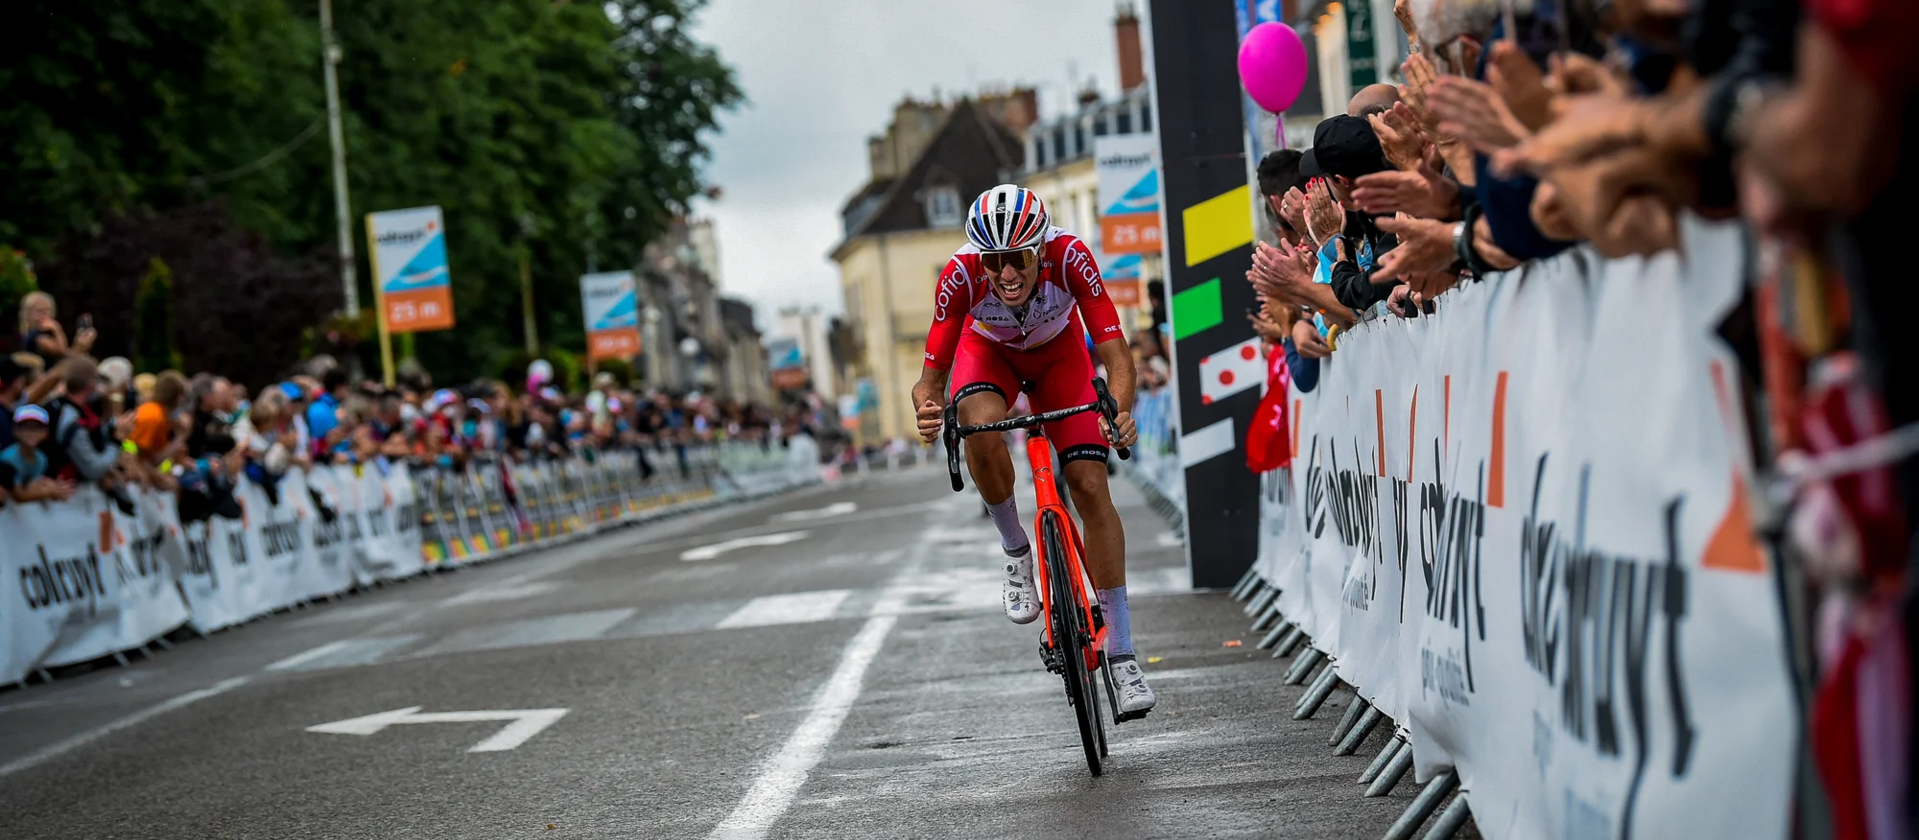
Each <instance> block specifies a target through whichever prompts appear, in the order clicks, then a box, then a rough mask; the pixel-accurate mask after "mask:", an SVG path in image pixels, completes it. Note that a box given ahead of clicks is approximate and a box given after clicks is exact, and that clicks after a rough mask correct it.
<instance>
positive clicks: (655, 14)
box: [0, 0, 741, 381]
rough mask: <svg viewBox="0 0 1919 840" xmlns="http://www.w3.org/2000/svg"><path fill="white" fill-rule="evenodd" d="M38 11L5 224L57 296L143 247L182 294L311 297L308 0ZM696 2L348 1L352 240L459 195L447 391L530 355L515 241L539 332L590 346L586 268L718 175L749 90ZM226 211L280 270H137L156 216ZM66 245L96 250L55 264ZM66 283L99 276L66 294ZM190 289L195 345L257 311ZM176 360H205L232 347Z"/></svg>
mask: <svg viewBox="0 0 1919 840" xmlns="http://www.w3.org/2000/svg"><path fill="white" fill-rule="evenodd" d="M25 2H26V3H27V7H26V8H24V9H20V10H16V13H15V14H14V15H12V16H10V20H13V21H14V22H15V23H17V24H18V25H19V26H18V27H17V30H18V31H13V32H10V36H11V37H10V38H9V42H10V45H11V50H12V52H11V53H10V55H9V60H8V61H7V62H0V89H4V90H6V91H7V93H8V95H7V97H5V98H4V99H0V170H4V171H6V172H8V174H9V177H8V178H7V179H4V180H3V181H0V239H5V240H8V241H12V242H14V243H16V244H17V245H19V246H20V247H21V248H22V249H23V250H24V251H25V252H26V253H27V254H28V255H29V256H31V257H34V258H36V259H45V260H48V261H49V263H48V270H47V271H45V272H44V276H45V278H46V279H47V281H48V282H47V285H48V286H49V287H50V288H52V289H53V291H54V292H55V294H56V296H59V297H61V298H62V299H63V305H64V304H65V301H66V299H68V298H73V297H88V296H93V295H94V292H93V291H91V290H94V289H107V288H118V289H128V290H131V287H134V286H136V285H137V283H138V280H139V278H140V277H141V276H143V275H144V273H145V271H146V269H147V263H146V259H147V257H150V256H162V257H163V258H165V259H166V261H167V262H168V264H169V265H172V266H174V267H175V268H176V269H178V270H179V271H180V282H181V283H182V284H188V285H192V284H209V285H211V286H212V287H215V288H219V289H222V290H227V289H231V288H234V287H235V286H236V285H239V281H240V280H241V279H242V278H244V279H245V281H246V283H247V284H249V285H248V286H247V287H248V288H249V289H251V290H252V291H253V293H256V294H263V295H268V296H278V297H277V298H276V299H283V300H294V299H303V300H304V299H310V298H311V295H310V294H309V292H308V291H307V290H306V289H292V288H286V289H281V288H280V287H281V286H283V285H288V284H293V283H306V284H310V283H313V282H315V280H316V279H319V278H316V277H314V276H313V275H312V273H311V269H313V268H315V267H317V266H318V263H317V262H316V260H317V261H324V260H325V259H326V258H327V257H328V256H330V255H331V254H332V253H333V248H334V211H333V205H332V197H333V193H332V185H331V180H330V177H331V176H330V173H329V171H328V161H327V144H326V140H325V137H324V134H325V132H324V125H323V123H322V122H320V120H321V117H322V114H323V112H324V97H323V95H322V93H321V89H320V75H321V74H320V66H319V58H320V48H319V32H318V25H317V20H316V16H317V8H316V6H315V4H313V3H312V2H310V0H300V1H299V2H294V1H293V0H173V1H172V2H167V3H122V2H116V0H63V2H59V3H55V2H52V0H25ZM702 5H703V2H702V0H620V2H614V3H611V4H586V3H569V2H564V0H562V2H549V0H503V1H502V2H495V3H477V4H476V3H465V2H457V1H456V0H335V2H334V12H335V21H336V24H337V26H338V39H339V43H340V45H341V47H342V50H343V60H342V62H341V64H340V66H339V77H340V82H341V94H342V100H343V106H344V123H345V129H346V136H347V148H348V154H347V163H348V171H349V180H350V183H351V187H352V196H353V207H352V208H351V211H352V212H351V216H352V217H353V218H354V219H355V220H356V225H355V234H356V237H357V236H360V228H359V226H358V224H357V220H358V219H360V218H361V217H362V216H363V214H365V213H366V212H369V211H373V210H386V209H394V208H400V207H412V206H419V205H424V204H438V205H440V206H441V207H443V208H445V210H446V216H447V222H448V228H449V240H448V245H449V251H450V259H451V263H452V269H453V282H454V284H455V287H454V293H455V308H456V311H457V314H458V319H459V326H458V327H457V328H456V329H455V330H453V331H450V332H447V333H436V334H428V335H423V336H421V337H420V340H419V351H420V356H421V357H422V360H423V361H425V362H426V363H427V365H428V366H429V368H430V369H432V370H434V371H435V373H436V374H437V375H438V376H439V377H440V378H441V379H442V380H444V381H457V380H459V379H462V378H466V377H470V376H472V375H474V374H477V373H480V372H483V371H485V370H487V369H488V368H489V367H490V366H491V365H492V364H494V363H496V362H497V360H498V359H499V358H500V357H501V355H502V354H504V353H505V352H507V351H508V350H509V349H510V348H512V347H514V346H517V345H518V344H519V338H520V335H519V333H520V326H519V312H520V303H519V293H518V284H519V278H518V271H517V259H516V256H517V252H516V249H517V248H520V247H524V248H525V249H526V250H527V252H528V253H530V254H531V256H532V261H533V262H532V264H533V266H534V270H535V273H534V279H535V290H534V292H535V302H536V306H535V308H536V311H537V312H538V314H539V317H540V323H539V328H540V332H541V335H542V337H543V338H546V339H547V340H548V341H549V342H551V343H563V342H576V343H577V342H578V341H579V340H580V339H581V337H582V335H581V327H580V323H579V321H580V313H579V306H578V289H577V278H578V275H579V274H581V273H583V272H584V271H585V270H587V269H588V267H589V263H590V262H594V263H597V267H600V268H610V267H616V266H621V265H631V264H632V262H633V261H634V260H635V259H637V257H638V255H639V253H640V250H641V248H642V247H643V246H644V244H645V243H646V241H647V240H649V239H650V238H652V237H654V236H656V235H658V233H659V232H660V231H661V230H662V229H663V228H664V225H665V224H666V223H667V222H668V221H669V220H670V218H671V216H672V215H673V214H675V213H679V212H683V211H684V207H685V205H686V202H687V201H689V200H690V199H691V198H692V197H693V196H695V195H697V194H699V193H700V191H701V190H702V189H703V187H704V184H703V183H702V181H701V178H700V175H699V165H700V162H701V160H702V159H703V157H704V156H705V154H706V152H705V149H704V145H703V138H704V136H705V135H706V134H707V133H708V132H710V131H712V130H713V129H714V127H715V116H716V114H717V113H718V111H719V110H721V109H724V108H727V107H730V106H731V105H733V104H734V103H736V102H738V101H739V100H740V96H741V94H740V91H739V89H738V87H737V85H736V84H735V82H734V80H733V77H732V74H731V71H730V70H728V69H727V68H726V67H725V66H724V65H723V64H722V63H721V62H720V60H719V59H718V57H717V56H716V55H715V54H714V53H713V51H712V50H711V49H710V48H708V47H706V46H704V45H702V44H699V43H698V42H697V41H695V40H694V39H692V38H691V36H690V35H689V34H688V32H687V29H688V22H687V21H688V17H689V16H690V15H692V14H693V13H694V12H695V11H697V10H698V9H699V8H700V7H701V6H702ZM216 206H217V207H219V208H221V210H220V211H218V212H219V213H220V214H223V215H224V217H225V218H228V219H230V220H231V222H232V223H234V224H236V225H237V226H238V227H239V229H240V230H239V231H237V232H235V233H234V235H235V236H240V238H239V239H234V238H231V237H229V238H227V239H224V240H222V241H225V242H229V243H231V245H230V247H231V248H234V249H238V251H236V252H246V253H252V251H251V250H250V249H251V247H252V246H251V245H243V244H242V242H243V241H244V235H243V234H244V233H245V232H247V231H253V232H257V233H258V234H260V235H262V236H264V237H265V243H266V244H267V245H268V246H269V247H270V249H271V250H272V251H274V252H276V253H277V254H279V255H280V256H281V257H285V258H289V259H283V260H281V261H280V262H271V263H259V262H257V261H256V262H255V263H251V264H248V265H245V266H236V267H234V268H232V269H231V270H229V269H226V268H224V267H223V266H222V265H220V264H218V263H213V262H208V261H202V262H201V263H200V264H198V265H197V266H196V268H195V270H193V271H192V272H188V271H187V270H185V269H184V268H182V265H183V264H182V263H181V262H179V261H178V255H175V254H166V255H162V254H158V253H154V254H147V255H144V256H140V257H139V258H138V259H137V260H129V259H128V257H129V256H132V255H131V254H129V253H128V247H130V246H131V245H132V244H134V243H137V242H145V241H151V240H154V239H156V238H157V239H161V240H165V241H168V242H173V241H174V240H173V239H172V238H170V237H171V236H172V231H174V230H176V229H178V228H179V227H180V225H178V224H172V223H167V222H164V219H166V218H168V217H169V216H171V215H172V214H173V213H175V211H177V210H184V209H185V208H202V207H216ZM188 215H189V216H190V217H191V218H193V219H204V218H209V217H207V215H206V212H204V211H201V210H193V211H191V212H190V213H189V214H188ZM140 219H153V220H155V223H156V224H159V225H160V229H158V230H147V229H145V228H143V227H142V223H140V222H139V221H138V220H140ZM116 220H129V221H126V222H125V223H122V222H119V221H116ZM527 221H530V222H531V223H532V224H531V225H530V226H529V225H526V224H525V223H526V222H527ZM196 223H197V222H196ZM223 235H225V234H223ZM108 236H125V237H131V240H129V242H127V243H119V244H116V243H112V242H104V241H101V238H102V237H108ZM358 244H359V245H360V246H361V247H360V248H359V249H358V251H359V259H360V260H361V271H360V277H361V278H362V279H361V282H362V289H361V291H362V299H363V300H369V301H370V300H372V295H371V291H372V289H371V287H370V285H368V283H369V280H368V278H369V277H370V274H369V272H368V271H367V270H366V268H367V267H366V263H365V262H364V260H365V246H364V241H363V240H362V241H361V242H359V243H358ZM100 254H111V255H113V257H114V262H113V263H112V264H111V265H106V264H102V263H100V262H99V259H98V258H97V257H96V256H95V255H100ZM300 255H307V256H305V257H304V258H303V257H301V256H300ZM55 260H64V261H75V260H77V261H79V262H80V263H84V264H83V265H68V266H65V267H63V268H62V269H61V270H60V271H55V270H53V268H54V266H53V265H52V261H55ZM271 266H278V268H275V269H273V270H271V271H269V272H268V273H267V274H266V275H265V276H262V275H261V274H260V273H259V272H260V271H261V270H263V269H265V268H269V267H271ZM281 269H285V270H287V271H288V272H289V273H287V274H284V275H281V274H276V273H274V272H275V271H279V270H281ZM115 272H121V273H120V274H117V275H114V277H108V276H107V275H113V274H114V273H115ZM126 272H131V273H126ZM222 272H226V274H225V275H223V274H222ZM229 275H230V276H229ZM296 275H297V276H296ZM56 277H58V278H79V279H77V280H75V282H81V281H82V280H84V282H85V283H86V284H88V285H86V286H85V288H81V287H75V288H73V289H64V288H60V287H59V286H57V285H56V284H55V282H54V279H55V278H56ZM115 278H117V279H115ZM62 282H64V280H63V281H62ZM319 282H322V283H324V282H325V281H324V280H323V279H319ZM116 294H125V293H124V292H120V293H116ZM108 297H112V295H109V296H108ZM334 297H336V298H337V292H336V293H334ZM121 299H123V300H124V298H121ZM175 299H176V307H177V308H176V313H175V314H176V318H177V319H178V320H180V321H181V323H183V324H191V325H192V329H191V330H188V331H185V332H183V333H182V336H181V337H182V338H183V339H185V338H187V337H189V336H192V337H195V338H196V342H195V343H196V344H202V343H203V342H204V344H219V343H231V344H234V345H235V346H239V347H246V346H247V345H248V342H249V341H250V340H251V336H250V334H249V331H248V329H247V328H248V326H249V325H248V324H245V323H232V322H227V321H224V320H221V319H218V318H213V317H209V316H210V315H211V314H212V313H211V312H202V311H198V310H197V309H196V307H198V306H200V303H199V302H200V301H209V302H210V301H211V299H210V298H207V297H205V296H201V295H191V294H188V293H187V287H186V286H183V287H182V288H181V289H177V290H176V295H175ZM220 311H221V312H225V311H226V308H222V309H220ZM102 314H105V313H104V312H100V311H96V316H97V317H98V316H99V315H102ZM294 314H296V315H298V316H299V317H301V318H304V319H305V321H304V323H300V324H295V325H293V328H292V329H293V333H294V334H299V333H301V332H303V331H304V330H307V329H310V328H312V327H314V326H316V325H319V324H321V323H322V322H323V321H324V320H325V319H326V318H327V317H328V313H327V311H326V310H325V309H322V308H314V307H312V306H311V305H308V306H306V307H305V308H302V309H300V310H297V311H296V312H295V313H294ZM229 331H231V332H229ZM107 338H108V337H107V336H106V335H104V333H103V341H105V340H106V339H107ZM203 346H204V345H203ZM292 346H295V347H297V343H295V344H294V345H292ZM359 347H360V348H361V350H362V352H363V353H367V352H370V349H371V347H372V343H371V342H362V343H361V344H360V345H359ZM183 349H186V350H187V352H186V355H187V357H188V361H189V362H191V361H193V360H194V358H195V357H196V356H197V355H224V354H211V353H204V352H203V351H195V350H193V349H191V348H183ZM285 352H297V351H294V350H289V351H285ZM248 361H249V363H252V364H264V362H258V361H255V360H252V359H249V360H248ZM270 361H271V362H272V363H273V364H278V365H285V364H287V363H289V362H291V361H292V359H273V360H270ZM367 361H371V359H367Z"/></svg>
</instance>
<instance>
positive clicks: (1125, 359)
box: [1093, 338, 1138, 413]
mask: <svg viewBox="0 0 1919 840" xmlns="http://www.w3.org/2000/svg"><path fill="white" fill-rule="evenodd" d="M1093 352H1094V354H1096V355H1098V356H1099V363H1100V364H1102V365H1105V366H1106V385H1107V390H1109V391H1112V393H1113V401H1114V402H1117V403H1119V410H1120V411H1124V412H1128V413H1130V412H1132V410H1133V384H1134V383H1135V382H1137V381H1138V379H1137V378H1136V376H1135V375H1134V370H1133V351H1132V348H1130V347H1128V346H1127V345H1126V342H1124V341H1121V340H1119V339H1117V338H1114V339H1108V340H1106V341H1102V342H1100V343H1098V344H1095V345H1093Z"/></svg>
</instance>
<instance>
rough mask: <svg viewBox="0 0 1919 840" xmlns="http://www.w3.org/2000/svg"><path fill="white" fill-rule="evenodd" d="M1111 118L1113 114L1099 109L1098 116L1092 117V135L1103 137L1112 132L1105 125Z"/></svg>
mask: <svg viewBox="0 0 1919 840" xmlns="http://www.w3.org/2000/svg"><path fill="white" fill-rule="evenodd" d="M1112 118H1113V114H1112V112H1111V111H1101V112H1100V114H1099V116H1097V117H1094V118H1093V136H1094V137H1105V136H1106V135H1108V134H1111V133H1112V132H1111V131H1110V130H1109V129H1108V128H1107V125H1108V121H1109V120H1111V119H1112Z"/></svg>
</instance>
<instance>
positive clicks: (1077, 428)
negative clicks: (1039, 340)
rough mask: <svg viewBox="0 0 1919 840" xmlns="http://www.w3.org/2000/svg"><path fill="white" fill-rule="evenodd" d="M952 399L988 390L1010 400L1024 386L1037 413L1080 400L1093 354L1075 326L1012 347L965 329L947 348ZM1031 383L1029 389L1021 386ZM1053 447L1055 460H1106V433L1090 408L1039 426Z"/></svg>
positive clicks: (1087, 387)
mask: <svg viewBox="0 0 1919 840" xmlns="http://www.w3.org/2000/svg"><path fill="white" fill-rule="evenodd" d="M951 382H952V387H953V399H954V401H959V400H963V399H966V398H967V397H970V396H972V395H974V394H977V393H980V392H983V391H991V392H993V393H996V394H999V396H1000V398H1001V399H1003V400H1005V401H1006V404H1007V405H1012V404H1013V401H1014V400H1016V399H1018V398H1019V395H1020V394H1021V393H1022V392H1024V393H1025V394H1026V396H1027V398H1028V400H1029V401H1030V402H1031V403H1032V405H1033V413H1035V414H1040V413H1044V412H1048V411H1057V410H1059V409H1062V408H1073V407H1074V406H1081V405H1086V404H1087V403H1090V402H1092V401H1093V400H1095V399H1097V397H1096V395H1095V394H1094V393H1093V357H1092V354H1091V353H1089V352H1087V350H1086V338H1085V334H1084V333H1082V332H1081V331H1080V330H1078V329H1076V328H1068V329H1067V330H1066V331H1065V332H1062V333H1060V334H1059V335H1057V336H1054V337H1053V340H1052V341H1048V342H1046V343H1045V344H1042V345H1040V346H1039V347H1036V348H1034V349H1032V350H1014V349H1011V348H1009V347H1007V346H1006V345H1004V344H1000V343H999V342H996V341H993V340H992V339H990V338H987V337H985V336H983V335H980V334H979V333H977V332H975V331H973V330H971V329H968V330H966V332H965V333H963V334H962V335H961V336H960V341H959V351H958V352H956V353H954V354H953V375H952V377H951ZM1025 384H1031V385H1032V386H1033V387H1032V390H1031V391H1027V390H1026V389H1025V388H1024V387H1023V386H1024V385H1025ZM1040 429H1041V430H1043V431H1044V432H1045V433H1046V437H1047V438H1048V439H1050V440H1052V442H1053V449H1054V451H1056V452H1058V453H1059V458H1060V463H1062V464H1063V463H1066V462H1068V461H1080V460H1086V461H1099V462H1101V463H1105V461H1106V457H1107V456H1106V436H1105V435H1103V434H1100V431H1099V415H1098V414H1097V413H1095V412H1091V411H1089V412H1086V413H1084V414H1075V415H1073V416H1071V417H1068V418H1066V419H1064V420H1055V421H1053V422H1051V423H1046V424H1043V425H1041V426H1040Z"/></svg>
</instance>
